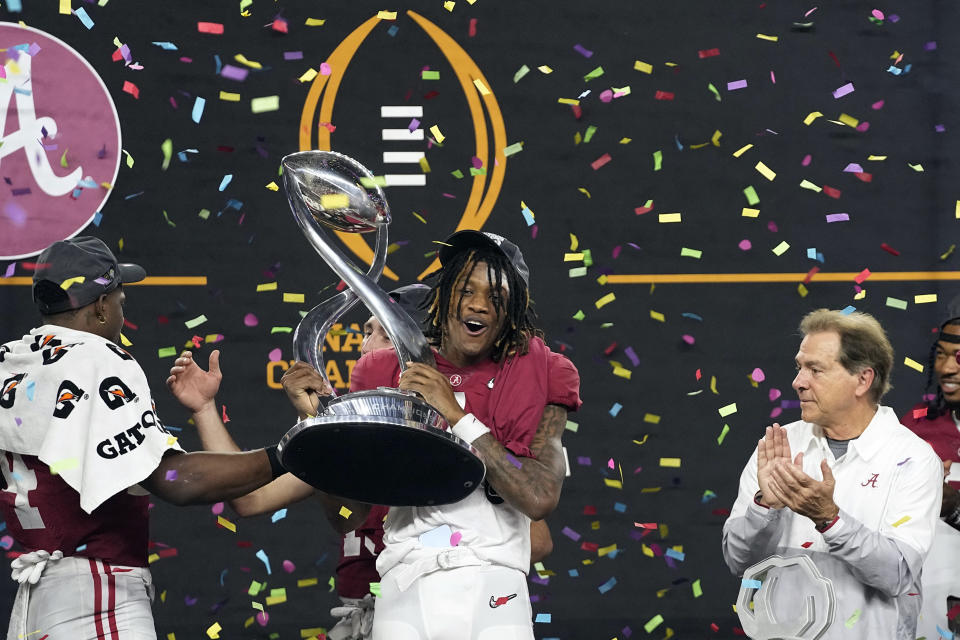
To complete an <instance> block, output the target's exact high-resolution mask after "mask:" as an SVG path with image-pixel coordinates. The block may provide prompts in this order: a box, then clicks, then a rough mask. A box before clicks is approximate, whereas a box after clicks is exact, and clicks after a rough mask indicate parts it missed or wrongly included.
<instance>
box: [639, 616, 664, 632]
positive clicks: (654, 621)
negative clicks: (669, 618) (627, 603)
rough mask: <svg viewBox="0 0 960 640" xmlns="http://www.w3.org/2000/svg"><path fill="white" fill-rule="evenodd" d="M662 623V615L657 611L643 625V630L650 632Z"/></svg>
mask: <svg viewBox="0 0 960 640" xmlns="http://www.w3.org/2000/svg"><path fill="white" fill-rule="evenodd" d="M661 624H663V616H662V615H660V614H659V613H658V614H657V615H655V616H653V617H652V618H650V619H649V620H648V621H647V623H646V624H645V625H643V629H644V631H646V632H647V633H651V632H652V631H653V630H654V629H656V628H657V627H659V626H660V625H661Z"/></svg>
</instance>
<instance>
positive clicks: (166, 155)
mask: <svg viewBox="0 0 960 640" xmlns="http://www.w3.org/2000/svg"><path fill="white" fill-rule="evenodd" d="M160 151H161V152H162V153H163V162H162V163H161V164H160V168H161V169H162V170H164V171H166V170H167V167H169V166H170V158H171V157H172V156H173V140H171V139H170V138H167V139H166V140H164V141H163V142H161V143H160Z"/></svg>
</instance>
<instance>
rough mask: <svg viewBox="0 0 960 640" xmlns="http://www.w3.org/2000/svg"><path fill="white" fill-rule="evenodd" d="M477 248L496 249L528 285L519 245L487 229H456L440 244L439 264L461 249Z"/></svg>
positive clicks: (528, 279) (527, 275)
mask: <svg viewBox="0 0 960 640" xmlns="http://www.w3.org/2000/svg"><path fill="white" fill-rule="evenodd" d="M477 248H493V249H496V250H498V251H499V252H500V253H502V254H503V255H504V257H506V259H507V260H508V261H509V262H510V264H511V265H513V268H514V270H515V271H516V272H517V275H519V276H520V279H521V280H523V283H524V284H525V285H527V287H528V288H529V287H530V269H529V267H527V263H526V262H524V260H523V254H522V253H520V247H518V246H517V245H515V244H513V243H512V242H510V241H509V240H507V239H506V238H504V237H503V236H498V235H497V234H495V233H490V232H488V231H474V230H472V229H467V230H464V231H457V232H456V233H454V234H453V235H452V236H450V237H449V238H447V239H446V240H444V241H443V244H442V245H441V246H440V264H442V265H445V264H447V262H449V261H450V259H451V258H453V256H455V255H457V254H458V253H460V252H461V251H465V250H468V249H477Z"/></svg>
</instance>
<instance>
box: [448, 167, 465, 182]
mask: <svg viewBox="0 0 960 640" xmlns="http://www.w3.org/2000/svg"><path fill="white" fill-rule="evenodd" d="M450 175H452V176H453V177H454V178H456V179H457V180H459V179H461V178H462V177H463V171H460V169H455V170H453V171H451V172H450Z"/></svg>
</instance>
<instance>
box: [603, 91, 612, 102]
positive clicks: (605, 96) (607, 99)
mask: <svg viewBox="0 0 960 640" xmlns="http://www.w3.org/2000/svg"><path fill="white" fill-rule="evenodd" d="M611 100H613V91H611V90H610V89H604V90H603V91H601V92H600V102H610V101H611Z"/></svg>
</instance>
